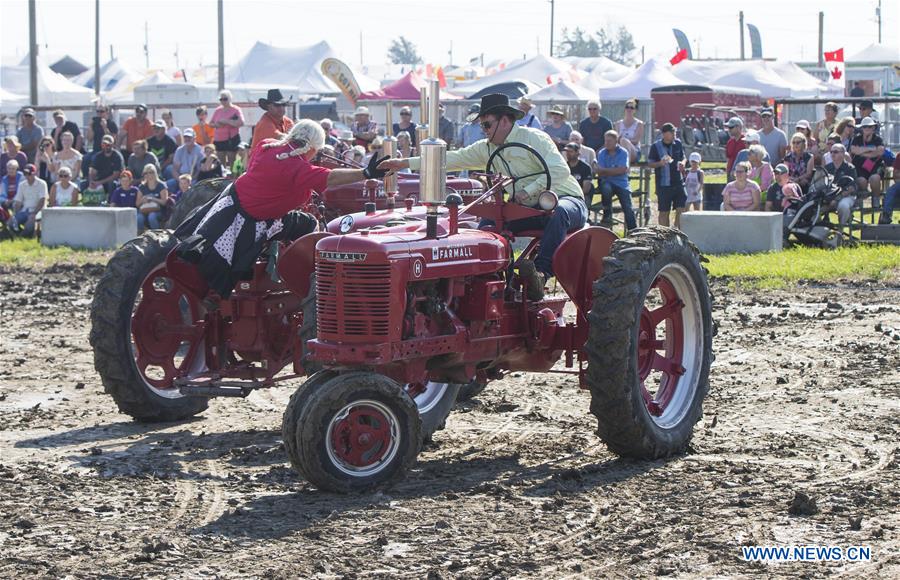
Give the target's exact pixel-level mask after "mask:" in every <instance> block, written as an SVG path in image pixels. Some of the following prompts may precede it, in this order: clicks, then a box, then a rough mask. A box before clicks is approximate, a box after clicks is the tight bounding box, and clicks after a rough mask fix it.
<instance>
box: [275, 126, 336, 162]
mask: <svg viewBox="0 0 900 580" xmlns="http://www.w3.org/2000/svg"><path fill="white" fill-rule="evenodd" d="M282 145H291V146H293V149H292V150H291V152H290V153H287V154H285V153H280V154H279V159H284V158H285V157H287V156H290V157H296V156H298V155H303V154H304V153H306V152H307V151H309V150H310V149H315V150H316V151H318V150H320V149H322V147H323V146H324V145H325V129H323V128H322V125H320V124H319V123H316V122H315V121H313V120H312V119H300V120H299V121H297V122H296V123H294V126H293V127H291V130H290V131H288V134H287V135H285V136H284V137H282V138H281V139H279V140H278V141H276V142H275V143H268V144H267V145H266V148H269V147H279V146H282ZM282 155H283V156H284V157H281V156H282Z"/></svg>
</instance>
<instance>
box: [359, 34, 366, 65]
mask: <svg viewBox="0 0 900 580" xmlns="http://www.w3.org/2000/svg"><path fill="white" fill-rule="evenodd" d="M359 66H365V65H364V64H363V49H362V29H360V31H359Z"/></svg>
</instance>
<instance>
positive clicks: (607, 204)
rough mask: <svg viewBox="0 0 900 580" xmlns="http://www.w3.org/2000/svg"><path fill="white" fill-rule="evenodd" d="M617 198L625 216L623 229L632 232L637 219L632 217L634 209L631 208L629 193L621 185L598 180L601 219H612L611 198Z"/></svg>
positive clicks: (606, 180)
mask: <svg viewBox="0 0 900 580" xmlns="http://www.w3.org/2000/svg"><path fill="white" fill-rule="evenodd" d="M613 195H615V196H616V197H618V198H619V204H620V205H621V206H622V213H623V214H625V227H626V228H627V229H629V230H633V229H634V228H636V227H637V219H635V217H634V208H632V207H631V192H630V191H628V190H627V189H626V188H624V187H622V186H621V185H616V184H615V183H612V182H611V181H609V180H608V179H601V180H600V197H601V199H602V200H603V219H604V220H611V219H612V197H613Z"/></svg>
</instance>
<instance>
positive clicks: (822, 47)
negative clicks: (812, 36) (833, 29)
mask: <svg viewBox="0 0 900 580" xmlns="http://www.w3.org/2000/svg"><path fill="white" fill-rule="evenodd" d="M824 41H825V13H824V12H819V68H824V67H825V53H824V50H825V43H824Z"/></svg>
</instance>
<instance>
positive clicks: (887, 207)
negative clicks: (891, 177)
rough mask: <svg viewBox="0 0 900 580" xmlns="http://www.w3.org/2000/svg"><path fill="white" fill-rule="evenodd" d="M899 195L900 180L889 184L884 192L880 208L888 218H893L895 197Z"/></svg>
mask: <svg viewBox="0 0 900 580" xmlns="http://www.w3.org/2000/svg"><path fill="white" fill-rule="evenodd" d="M898 197H900V181H898V182H897V183H895V184H894V185H892V186H890V187H889V188H888V190H887V191H886V192H884V206H883V207H882V208H881V212H882V214H883V215H884V216H885V217H886V218H887V219H888V220H891V219H893V215H894V208H896V207H897V198H898Z"/></svg>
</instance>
